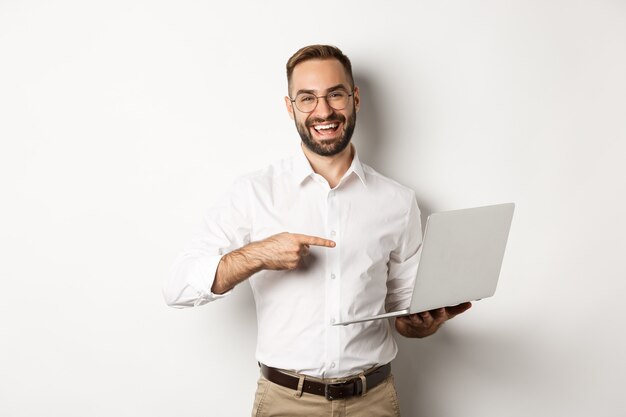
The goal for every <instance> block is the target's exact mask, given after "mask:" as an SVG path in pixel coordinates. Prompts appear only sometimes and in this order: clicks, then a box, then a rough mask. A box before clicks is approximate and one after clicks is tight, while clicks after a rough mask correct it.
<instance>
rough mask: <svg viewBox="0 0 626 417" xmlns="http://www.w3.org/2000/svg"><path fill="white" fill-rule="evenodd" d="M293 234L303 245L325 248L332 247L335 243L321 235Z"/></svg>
mask: <svg viewBox="0 0 626 417" xmlns="http://www.w3.org/2000/svg"><path fill="white" fill-rule="evenodd" d="M294 236H295V237H296V239H298V242H300V243H302V244H305V245H314V246H325V247H327V248H334V247H335V245H336V243H335V242H333V241H332V240H328V239H324V238H323V237H318V236H309V235H300V234H294Z"/></svg>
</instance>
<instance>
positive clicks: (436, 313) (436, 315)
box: [430, 307, 446, 320]
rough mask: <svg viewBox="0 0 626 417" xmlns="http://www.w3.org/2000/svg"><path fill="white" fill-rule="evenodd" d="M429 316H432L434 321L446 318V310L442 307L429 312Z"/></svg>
mask: <svg viewBox="0 0 626 417" xmlns="http://www.w3.org/2000/svg"><path fill="white" fill-rule="evenodd" d="M430 315H431V316H433V319H435V320H441V319H443V318H445V316H446V309H445V308H443V307H442V308H436V309H434V310H430Z"/></svg>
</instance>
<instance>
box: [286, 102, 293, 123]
mask: <svg viewBox="0 0 626 417" xmlns="http://www.w3.org/2000/svg"><path fill="white" fill-rule="evenodd" d="M285 107H287V112H288V113H289V117H291V120H294V119H293V118H294V115H293V103H292V102H291V99H290V98H289V97H288V96H285Z"/></svg>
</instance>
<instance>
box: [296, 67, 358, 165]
mask: <svg viewBox="0 0 626 417" xmlns="http://www.w3.org/2000/svg"><path fill="white" fill-rule="evenodd" d="M351 89H352V88H351V86H350V81H349V80H348V76H347V74H346V71H345V70H344V68H343V66H342V65H341V63H340V62H339V61H338V60H336V59H324V60H319V59H314V60H309V61H305V62H302V63H300V64H298V65H297V66H296V67H295V68H294V70H293V73H292V74H291V88H290V92H289V93H290V95H291V97H292V98H294V99H295V98H296V96H297V95H298V93H302V92H306V93H312V94H314V95H315V96H325V95H326V94H328V93H329V92H331V91H336V90H343V91H345V92H347V93H348V94H350V93H351ZM285 104H286V106H287V111H288V112H289V115H290V117H291V118H292V119H293V120H294V121H295V123H296V128H297V129H298V133H299V134H300V137H301V138H302V142H303V143H304V144H305V146H306V147H307V148H308V149H309V150H311V151H312V152H315V153H316V154H318V155H322V156H332V155H336V154H338V153H339V152H341V151H343V150H344V149H345V148H346V147H347V146H348V144H349V143H350V139H352V134H353V133H354V127H355V125H356V112H357V111H358V109H359V90H358V88H357V87H355V88H354V96H353V97H349V98H348V104H347V105H346V107H345V108H344V109H342V110H335V109H333V108H332V107H330V105H329V104H328V102H327V101H326V100H325V99H324V98H318V100H317V106H316V107H315V109H314V110H313V111H312V112H311V113H304V112H302V111H300V110H298V108H297V107H296V106H295V104H292V102H291V101H290V99H289V97H285Z"/></svg>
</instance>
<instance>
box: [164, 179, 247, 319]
mask: <svg viewBox="0 0 626 417" xmlns="http://www.w3.org/2000/svg"><path fill="white" fill-rule="evenodd" d="M248 190H249V188H248V187H247V184H246V182H245V181H244V180H243V179H240V180H238V181H236V182H235V184H233V186H232V187H231V190H230V191H229V192H228V193H227V194H226V195H225V196H224V197H223V198H221V199H220V200H219V202H218V204H217V205H216V206H214V207H213V208H211V209H209V210H207V211H206V213H205V216H204V219H203V222H202V225H201V226H200V227H199V229H198V231H197V232H196V233H195V236H194V238H193V239H192V241H191V243H190V244H189V245H188V246H187V248H186V249H185V250H184V251H183V252H182V253H181V254H180V255H179V256H178V257H177V258H176V260H175V261H174V264H173V265H172V268H171V271H170V274H169V277H168V278H167V279H166V281H165V283H164V285H163V296H164V298H165V302H166V303H167V305H169V306H171V307H177V308H184V307H195V306H199V305H203V304H206V303H208V302H211V301H214V300H217V299H220V298H223V297H226V296H228V295H229V294H230V293H231V292H232V290H230V291H228V292H226V293H224V294H215V293H213V292H211V287H212V286H213V282H214V280H215V273H216V271H217V267H218V266H219V263H220V261H221V259H222V257H223V256H224V255H226V254H227V253H229V252H231V251H233V250H235V249H239V248H241V247H242V246H244V245H246V244H248V243H249V242H250V216H249V215H248V212H249V206H248V204H247V199H248V198H249V194H248Z"/></svg>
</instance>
